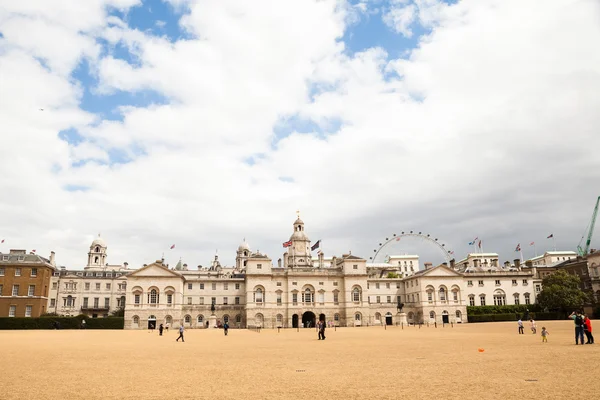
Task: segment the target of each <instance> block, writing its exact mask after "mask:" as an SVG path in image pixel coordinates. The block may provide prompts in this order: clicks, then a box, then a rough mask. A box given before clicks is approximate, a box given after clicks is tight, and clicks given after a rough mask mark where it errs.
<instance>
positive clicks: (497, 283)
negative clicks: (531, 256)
mask: <svg viewBox="0 0 600 400" xmlns="http://www.w3.org/2000/svg"><path fill="white" fill-rule="evenodd" d="M477 284H478V285H479V286H484V281H483V280H479V281H477ZM495 284H496V286H501V285H502V282H501V281H500V279H496V282H495ZM512 285H513V286H517V285H518V283H517V280H516V279H513V280H512ZM527 285H528V283H527V279H523V286H527ZM467 286H473V281H467Z"/></svg>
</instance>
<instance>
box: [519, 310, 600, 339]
mask: <svg viewBox="0 0 600 400" xmlns="http://www.w3.org/2000/svg"><path fill="white" fill-rule="evenodd" d="M569 318H570V319H572V320H573V321H574V322H575V345H578V344H580V343H581V344H594V335H592V321H591V320H590V318H589V317H588V316H587V314H582V313H581V312H579V311H573V312H572V313H571V315H569ZM529 323H530V328H531V333H532V334H536V333H537V326H536V324H535V321H534V320H533V319H530V320H529ZM517 326H518V327H519V334H520V335H523V334H524V333H525V328H524V326H523V321H522V320H521V319H519V320H518V321H517ZM548 335H549V333H548V330H547V329H546V327H545V326H543V327H542V331H541V336H542V342H547V341H548ZM584 335H585V337H586V342H585V343H584V341H583V336H584Z"/></svg>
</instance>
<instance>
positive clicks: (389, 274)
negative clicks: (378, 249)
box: [387, 272, 399, 278]
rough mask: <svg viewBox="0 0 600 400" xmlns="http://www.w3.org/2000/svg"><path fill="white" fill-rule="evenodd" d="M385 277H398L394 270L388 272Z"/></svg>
mask: <svg viewBox="0 0 600 400" xmlns="http://www.w3.org/2000/svg"><path fill="white" fill-rule="evenodd" d="M387 277H388V278H398V277H399V275H398V274H397V273H395V272H388V274H387Z"/></svg>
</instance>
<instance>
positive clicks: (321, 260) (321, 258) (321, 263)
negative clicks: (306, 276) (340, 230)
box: [318, 251, 324, 268]
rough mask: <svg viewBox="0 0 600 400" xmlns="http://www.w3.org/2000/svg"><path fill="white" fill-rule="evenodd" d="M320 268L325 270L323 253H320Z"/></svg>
mask: <svg viewBox="0 0 600 400" xmlns="http://www.w3.org/2000/svg"><path fill="white" fill-rule="evenodd" d="M318 256H319V268H323V258H324V254H323V252H322V251H319V254H318Z"/></svg>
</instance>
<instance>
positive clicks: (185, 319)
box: [184, 315, 192, 324]
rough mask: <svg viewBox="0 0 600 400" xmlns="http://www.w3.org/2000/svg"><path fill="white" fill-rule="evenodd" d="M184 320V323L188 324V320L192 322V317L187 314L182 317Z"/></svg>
mask: <svg viewBox="0 0 600 400" xmlns="http://www.w3.org/2000/svg"><path fill="white" fill-rule="evenodd" d="M184 321H185V323H186V324H189V323H190V322H192V317H190V316H189V315H186V316H185V317H184Z"/></svg>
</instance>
